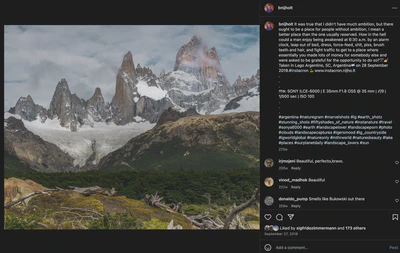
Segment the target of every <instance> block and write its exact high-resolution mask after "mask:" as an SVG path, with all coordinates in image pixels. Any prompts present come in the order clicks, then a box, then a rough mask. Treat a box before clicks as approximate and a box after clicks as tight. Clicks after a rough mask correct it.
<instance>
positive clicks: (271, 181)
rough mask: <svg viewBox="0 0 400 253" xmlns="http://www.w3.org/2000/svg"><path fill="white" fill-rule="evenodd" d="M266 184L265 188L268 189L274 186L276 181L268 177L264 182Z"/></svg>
mask: <svg viewBox="0 0 400 253" xmlns="http://www.w3.org/2000/svg"><path fill="white" fill-rule="evenodd" d="M264 184H265V186H267V187H271V186H273V185H274V179H273V178H272V177H267V178H265V180H264Z"/></svg>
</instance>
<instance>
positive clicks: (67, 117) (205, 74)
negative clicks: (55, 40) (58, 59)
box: [9, 35, 259, 131]
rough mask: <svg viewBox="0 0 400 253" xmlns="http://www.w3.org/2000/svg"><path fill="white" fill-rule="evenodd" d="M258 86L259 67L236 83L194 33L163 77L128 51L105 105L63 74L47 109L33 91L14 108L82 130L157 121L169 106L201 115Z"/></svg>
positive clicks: (30, 117) (28, 115) (27, 117)
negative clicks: (75, 90) (81, 93)
mask: <svg viewBox="0 0 400 253" xmlns="http://www.w3.org/2000/svg"><path fill="white" fill-rule="evenodd" d="M257 85H259V71H258V72H257V74H256V75H253V76H252V77H250V78H247V79H242V78H241V77H240V76H239V78H238V80H237V81H236V82H235V83H234V84H233V85H232V86H231V85H230V84H229V81H228V80H227V78H226V76H225V75H224V74H223V71H222V66H221V63H220V61H219V58H218V54H217V51H216V49H215V47H212V48H210V49H208V47H207V45H206V44H205V43H204V42H203V40H202V39H201V37H200V36H197V35H194V36H193V37H192V38H191V39H190V40H189V41H188V42H187V43H186V44H184V45H183V46H182V47H181V48H180V49H179V51H178V53H177V55H176V61H175V66H174V70H173V71H172V72H169V73H165V71H162V72H161V73H160V75H159V76H158V77H157V76H156V75H155V74H154V73H153V72H152V70H151V69H150V68H148V67H142V66H141V65H140V64H137V65H136V67H135V64H134V61H133V55H132V53H131V52H130V51H129V52H128V53H126V54H125V55H124V57H123V60H122V63H121V66H120V68H119V70H118V73H117V76H116V86H115V95H114V96H113V98H112V101H111V103H108V102H107V103H105V101H104V98H103V96H102V92H101V89H100V88H98V87H97V88H96V89H95V91H94V94H93V96H92V97H91V98H90V99H88V100H84V99H82V98H79V97H78V96H77V95H76V94H71V91H70V90H69V86H68V82H67V81H66V79H65V78H63V79H61V80H60V81H59V82H58V84H57V86H56V89H55V91H54V94H53V97H52V100H51V102H50V105H49V109H48V110H46V109H45V108H44V107H42V106H40V105H37V104H35V103H34V102H33V99H32V97H31V96H30V95H28V96H27V97H21V98H20V99H19V100H18V101H17V103H16V105H15V107H13V108H11V109H10V110H9V112H10V113H14V114H17V115H20V116H21V117H22V118H23V119H24V120H28V121H34V120H36V119H37V118H39V119H40V121H41V122H42V123H43V122H45V121H46V120H47V119H55V118H58V119H59V121H60V125H61V126H63V127H65V128H67V129H70V130H71V131H78V130H79V128H80V127H82V126H83V125H91V126H93V123H94V122H107V123H109V122H114V123H115V124H117V125H125V124H128V123H131V122H137V119H140V120H142V119H144V120H147V121H149V122H150V123H156V122H157V120H158V119H159V117H160V116H161V114H162V113H163V112H164V111H165V110H167V109H168V108H172V109H174V110H178V111H181V112H183V111H186V110H188V109H191V108H195V110H196V111H197V112H199V113H201V114H210V113H212V112H213V111H216V110H218V109H222V108H224V107H225V105H226V104H227V103H228V102H229V101H230V100H232V99H235V98H236V97H239V96H243V95H244V94H246V93H247V91H248V90H249V89H250V88H252V87H254V86H257ZM154 94H157V95H154Z"/></svg>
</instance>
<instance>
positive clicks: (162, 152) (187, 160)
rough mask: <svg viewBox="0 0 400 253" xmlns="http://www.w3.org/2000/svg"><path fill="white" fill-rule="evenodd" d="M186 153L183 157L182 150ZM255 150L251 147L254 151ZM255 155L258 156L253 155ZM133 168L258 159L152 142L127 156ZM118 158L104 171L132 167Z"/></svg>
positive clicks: (220, 165) (227, 165) (253, 163)
mask: <svg viewBox="0 0 400 253" xmlns="http://www.w3.org/2000/svg"><path fill="white" fill-rule="evenodd" d="M187 151H189V154H188V155H186V156H185V153H186V152H187ZM257 151H258V150H252V153H257ZM256 157H257V156H256ZM125 162H126V163H127V164H129V165H130V166H131V167H132V168H133V169H138V170H149V169H233V168H251V167H253V168H256V167H258V161H257V159H256V158H255V157H254V156H246V155H244V154H238V153H234V152H230V151H221V150H216V149H210V148H204V147H200V146H198V147H190V148H188V147H183V146H182V145H179V143H178V142H177V141H169V142H166V143H162V144H157V145H152V146H151V147H150V148H149V149H147V150H145V151H144V152H143V153H142V154H140V156H139V157H136V158H134V159H133V158H130V159H126V160H125ZM132 168H130V167H129V166H127V165H124V164H120V163H118V161H117V160H111V161H109V162H108V163H107V164H106V166H104V167H102V168H101V170H104V171H116V170H132Z"/></svg>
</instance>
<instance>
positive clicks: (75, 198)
mask: <svg viewBox="0 0 400 253" xmlns="http://www.w3.org/2000/svg"><path fill="white" fill-rule="evenodd" d="M4 37H5V43H4V52H5V60H4V62H5V64H4V69H5V72H4V80H5V83H4V94H5V95H4V96H5V97H4V108H5V111H4V229H9V230H20V229H22V230H37V229H39V230H42V229H45V230H46V229H47V230H48V229H50V230H70V229H73V230H86V229H92V230H93V229H94V230H118V229H135V230H142V229H152V230H169V229H185V230H199V229H200V230H207V229H211V230H219V229H221V230H222V229H259V224H260V217H259V189H258V187H259V186H258V185H259V162H260V160H259V156H260V151H259V146H260V114H259V106H260V103H259V94H260V71H259V44H258V41H259V28H258V26H239V25H235V26H5V27H4ZM157 73H159V74H157Z"/></svg>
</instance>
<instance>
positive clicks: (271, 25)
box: [264, 21, 274, 31]
mask: <svg viewBox="0 0 400 253" xmlns="http://www.w3.org/2000/svg"><path fill="white" fill-rule="evenodd" d="M264 29H265V30H267V31H272V30H273V29H274V23H272V22H271V21H268V22H266V23H265V25H264Z"/></svg>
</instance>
